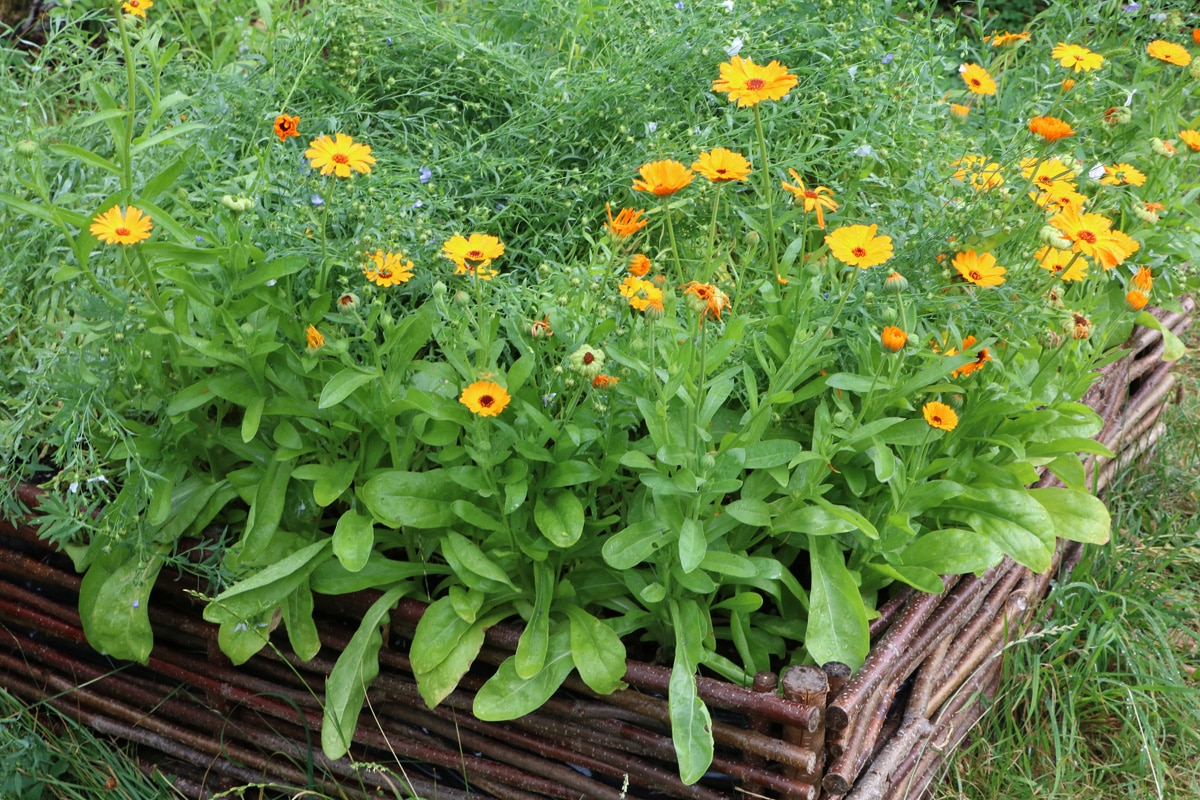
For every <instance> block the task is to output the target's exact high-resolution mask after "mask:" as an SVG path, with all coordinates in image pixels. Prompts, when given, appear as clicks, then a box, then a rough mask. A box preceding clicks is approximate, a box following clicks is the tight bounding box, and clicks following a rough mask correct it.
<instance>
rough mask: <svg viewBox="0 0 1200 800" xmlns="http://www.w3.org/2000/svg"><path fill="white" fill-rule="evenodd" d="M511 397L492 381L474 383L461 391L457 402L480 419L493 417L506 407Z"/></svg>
mask: <svg viewBox="0 0 1200 800" xmlns="http://www.w3.org/2000/svg"><path fill="white" fill-rule="evenodd" d="M511 400H512V397H511V396H510V395H509V394H508V392H507V391H505V389H504V387H503V386H501V385H500V384H498V383H493V382H492V381H475V382H474V383H472V384H471V385H470V386H468V387H467V388H465V389H463V391H462V395H460V396H459V398H458V402H460V403H462V404H463V405H464V406H466V407H467V408H469V409H470V410H471V413H472V414H478V415H479V416H481V417H495V416H497V415H499V414H500V412H501V411H503V410H504V409H505V408H507V407H508V404H509V402H510V401H511Z"/></svg>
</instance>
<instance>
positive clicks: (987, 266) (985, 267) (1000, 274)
mask: <svg viewBox="0 0 1200 800" xmlns="http://www.w3.org/2000/svg"><path fill="white" fill-rule="evenodd" d="M950 263H951V264H953V265H954V268H955V269H956V270H958V274H959V275H961V276H963V277H964V278H966V279H967V280H969V281H970V282H971V283H973V284H975V285H976V286H979V287H987V286H999V285H1000V284H1002V283H1004V273H1006V272H1008V270H1006V269H1005V268H1004V267H1001V266H997V264H996V257H995V256H993V255H992V254H991V253H978V254H977V253H976V252H975V251H974V250H967V251H966V252H964V253H959V254H958V255H956V256H954V260H953V261H951V262H950Z"/></svg>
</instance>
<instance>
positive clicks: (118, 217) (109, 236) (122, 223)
mask: <svg viewBox="0 0 1200 800" xmlns="http://www.w3.org/2000/svg"><path fill="white" fill-rule="evenodd" d="M153 227H154V223H153V222H151V220H150V217H149V216H147V215H145V214H143V213H142V211H141V209H139V208H135V207H133V206H129V208H128V209H127V210H126V211H121V207H120V206H113V207H112V208H110V209H109V210H108V211H105V212H104V213H103V214H99V215H97V216H96V217H95V219H93V220H92V225H91V227H90V228H88V230H90V231H91V232H92V236H95V237H96V238H97V239H99V240H100V241H102V242H104V243H105V244H137V243H138V242H140V241H143V240H144V239H149V238H150V230H151V229H152V228H153Z"/></svg>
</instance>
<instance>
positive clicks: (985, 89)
mask: <svg viewBox="0 0 1200 800" xmlns="http://www.w3.org/2000/svg"><path fill="white" fill-rule="evenodd" d="M958 74H959V75H961V76H962V79H963V82H964V83H965V84H967V88H968V89H969V90H970V91H971V94H989V95H994V94H995V93H996V82H995V81H994V80H992V76H991V75H989V74H988V71H987V70H986V69H984V68H983V67H981V66H979V65H978V64H963V65H962V66H961V67H959V68H958Z"/></svg>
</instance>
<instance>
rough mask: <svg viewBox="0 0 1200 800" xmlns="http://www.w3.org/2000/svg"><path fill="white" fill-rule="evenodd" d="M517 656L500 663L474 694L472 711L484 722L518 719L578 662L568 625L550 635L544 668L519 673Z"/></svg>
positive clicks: (552, 690) (555, 687) (536, 706)
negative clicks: (572, 649)
mask: <svg viewBox="0 0 1200 800" xmlns="http://www.w3.org/2000/svg"><path fill="white" fill-rule="evenodd" d="M516 660H517V657H516V656H512V657H511V658H509V659H507V660H506V661H505V662H504V663H502V664H501V665H500V668H499V669H497V670H496V674H495V675H493V676H492V677H491V678H490V679H489V680H488V682H487V683H485V684H484V685H483V686H481V687H480V688H479V691H478V692H477V693H476V694H475V703H474V705H473V706H472V711H473V712H474V714H475V716H476V717H477V718H478V719H481V720H484V721H485V722H500V721H503V720H509V719H516V718H517V717H523V716H525V715H526V714H528V713H530V712H532V711H536V710H537V709H539V708H541V707H542V706H543V705H545V703H546V701H547V700H549V699H550V697H551V695H553V694H554V693H555V692H556V691H558V687H560V686H562V682H563V681H565V680H566V679H567V675H569V674H571V668H572V667H573V666H574V665H575V663H574V661H572V660H571V636H570V632H569V630H568V629H567V628H566V627H563V628H561V629H560V630H558V631H555V633H554V635H553V636H551V637H550V641H549V644H548V647H547V653H546V660H545V663H544V664H543V666H542V668H541V669H540V670H539V671H538V672H537V673H536V674H534V675H532V676H530V677H528V678H522V677H521V676H520V675H518V674H517V667H516Z"/></svg>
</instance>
